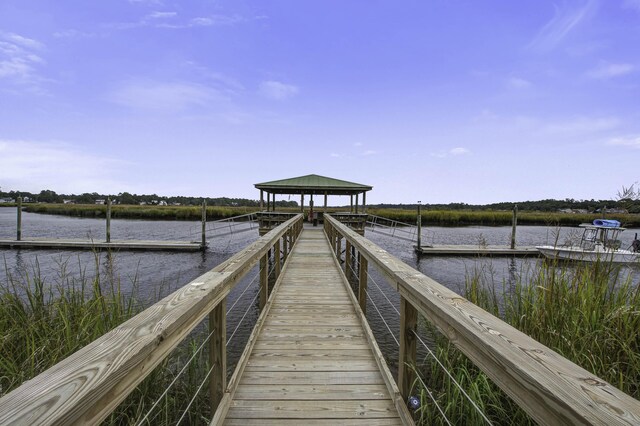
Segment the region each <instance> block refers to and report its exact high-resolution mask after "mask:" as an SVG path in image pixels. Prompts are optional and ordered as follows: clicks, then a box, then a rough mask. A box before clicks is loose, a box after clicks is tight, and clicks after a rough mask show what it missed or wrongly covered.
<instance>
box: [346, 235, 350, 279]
mask: <svg viewBox="0 0 640 426" xmlns="http://www.w3.org/2000/svg"><path fill="white" fill-rule="evenodd" d="M345 243H346V244H345V250H344V275H345V277H347V280H348V279H349V277H351V241H349V239H348V238H345Z"/></svg>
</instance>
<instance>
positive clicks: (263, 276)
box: [259, 254, 269, 311]
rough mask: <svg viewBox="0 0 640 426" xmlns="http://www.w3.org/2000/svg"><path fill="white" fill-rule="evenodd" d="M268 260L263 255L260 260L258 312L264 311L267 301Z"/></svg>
mask: <svg viewBox="0 0 640 426" xmlns="http://www.w3.org/2000/svg"><path fill="white" fill-rule="evenodd" d="M268 280H269V259H268V258H267V255H266V254H265V255H264V256H262V257H261V258H260V290H259V292H260V311H262V310H263V309H264V307H265V306H266V304H267V299H269V283H268Z"/></svg>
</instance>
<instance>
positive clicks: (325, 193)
mask: <svg viewBox="0 0 640 426" xmlns="http://www.w3.org/2000/svg"><path fill="white" fill-rule="evenodd" d="M322 211H323V213H326V212H327V191H324V209H323V210H322Z"/></svg>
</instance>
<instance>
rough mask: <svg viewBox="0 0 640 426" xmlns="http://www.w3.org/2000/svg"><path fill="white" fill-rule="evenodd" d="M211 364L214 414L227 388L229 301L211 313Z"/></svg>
mask: <svg viewBox="0 0 640 426" xmlns="http://www.w3.org/2000/svg"><path fill="white" fill-rule="evenodd" d="M209 333H213V335H212V336H211V338H210V339H209V364H210V365H211V368H213V371H212V373H211V377H210V379H209V398H210V399H211V412H212V413H214V412H215V411H216V408H218V405H219V404H220V401H221V400H222V397H223V396H224V390H225V389H226V388H227V299H226V298H224V299H222V301H221V302H220V303H218V306H216V307H215V308H213V310H212V311H211V312H210V313H209Z"/></svg>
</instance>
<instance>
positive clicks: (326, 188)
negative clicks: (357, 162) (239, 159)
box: [254, 175, 373, 195]
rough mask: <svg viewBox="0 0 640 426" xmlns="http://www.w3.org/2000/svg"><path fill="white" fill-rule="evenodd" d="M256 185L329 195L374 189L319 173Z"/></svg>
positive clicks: (269, 189)
mask: <svg viewBox="0 0 640 426" xmlns="http://www.w3.org/2000/svg"><path fill="white" fill-rule="evenodd" d="M254 186H255V187H256V188H258V189H262V190H264V191H267V192H270V193H272V194H301V193H305V194H324V193H325V192H326V193H327V194H329V195H350V194H359V193H361V192H365V191H371V189H373V187H372V186H369V185H362V184H360V183H354V182H347V181H346V180H340V179H334V178H330V177H325V176H319V175H306V176H299V177H295V178H289V179H280V180H274V181H271V182H263V183H256V184H255V185H254Z"/></svg>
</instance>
